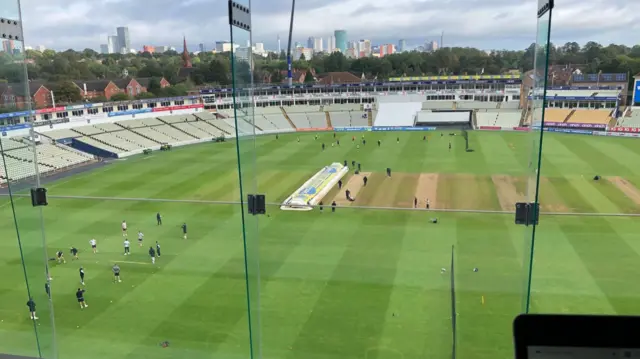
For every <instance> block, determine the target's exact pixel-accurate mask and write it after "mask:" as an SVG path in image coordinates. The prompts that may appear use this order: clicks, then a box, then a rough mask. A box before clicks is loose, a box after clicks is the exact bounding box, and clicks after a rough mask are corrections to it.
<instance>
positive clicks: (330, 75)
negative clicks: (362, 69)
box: [318, 71, 362, 85]
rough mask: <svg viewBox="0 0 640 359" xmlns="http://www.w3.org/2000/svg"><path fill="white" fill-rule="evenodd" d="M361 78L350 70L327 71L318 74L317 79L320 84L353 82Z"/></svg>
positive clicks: (359, 80)
mask: <svg viewBox="0 0 640 359" xmlns="http://www.w3.org/2000/svg"><path fill="white" fill-rule="evenodd" d="M361 81H362V79H361V78H360V77H358V76H356V75H354V74H352V73H350V72H345V71H342V72H327V73H326V74H322V75H321V76H320V80H319V81H318V83H319V84H321V85H332V84H346V83H355V82H361Z"/></svg>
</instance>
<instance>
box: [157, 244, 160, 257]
mask: <svg viewBox="0 0 640 359" xmlns="http://www.w3.org/2000/svg"><path fill="white" fill-rule="evenodd" d="M156 252H157V253H158V258H160V243H158V241H156Z"/></svg>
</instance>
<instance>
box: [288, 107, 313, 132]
mask: <svg viewBox="0 0 640 359" xmlns="http://www.w3.org/2000/svg"><path fill="white" fill-rule="evenodd" d="M287 115H289V118H290V119H291V121H292V122H293V124H294V125H296V127H297V128H309V127H313V126H311V122H309V118H308V117H307V115H306V114H305V113H304V112H301V113H296V112H293V113H291V112H289V111H287Z"/></svg>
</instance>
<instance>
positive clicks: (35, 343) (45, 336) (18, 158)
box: [0, 0, 57, 358]
mask: <svg viewBox="0 0 640 359" xmlns="http://www.w3.org/2000/svg"><path fill="white" fill-rule="evenodd" d="M2 8H3V14H2V16H3V35H4V37H3V39H1V40H0V42H2V50H3V52H2V53H0V68H1V69H2V70H3V74H8V75H5V76H7V81H6V82H2V83H0V92H1V93H2V95H3V98H2V101H0V103H2V105H1V106H0V109H1V110H2V111H1V112H2V113H14V115H12V116H8V115H5V116H3V118H1V119H0V127H4V126H6V125H16V128H17V129H18V130H17V131H15V132H14V134H12V135H11V136H9V135H8V134H7V133H6V132H7V131H6V130H5V128H3V129H2V130H1V131H0V160H1V161H0V212H2V217H3V218H4V219H5V220H4V221H3V222H2V225H0V230H1V231H2V238H4V241H3V245H0V247H2V248H4V249H5V250H3V251H2V253H3V255H0V256H1V257H0V262H1V263H2V265H1V266H0V268H2V269H0V273H1V275H2V277H3V280H2V284H1V285H0V303H1V306H2V308H3V310H4V311H3V312H2V318H1V319H2V321H0V338H2V340H0V353H12V354H22V355H29V356H35V357H47V358H54V357H55V356H56V354H57V349H56V340H55V326H54V317H53V307H52V306H51V302H50V297H49V295H48V293H47V290H48V289H47V290H45V286H48V285H49V283H48V271H49V269H48V264H47V262H48V258H49V255H50V254H47V250H46V242H45V236H44V227H43V221H42V219H43V218H42V214H43V212H42V207H33V206H32V205H31V203H30V200H29V198H28V192H29V188H31V187H39V186H40V172H42V171H43V170H44V171H46V170H48V169H51V167H50V166H49V165H47V164H45V163H43V162H42V161H40V159H39V156H38V146H39V144H40V143H39V142H38V139H37V138H36V136H35V135H34V132H33V127H32V125H31V122H32V119H33V117H32V116H31V114H32V109H33V107H34V105H33V103H32V101H31V99H32V98H33V96H34V94H35V92H36V91H37V87H36V86H35V85H32V84H31V83H29V81H28V79H27V73H26V61H25V60H26V54H25V46H24V42H23V41H22V24H21V19H20V9H19V3H18V2H17V1H11V0H9V1H4V2H3V4H2ZM16 36H17V38H16ZM16 132H17V133H19V135H15V133H16ZM16 244H17V245H16ZM3 246H4V247H3ZM50 289H51V291H53V290H54V289H53V288H50ZM32 310H34V311H33V312H32Z"/></svg>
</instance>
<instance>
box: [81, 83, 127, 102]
mask: <svg viewBox="0 0 640 359" xmlns="http://www.w3.org/2000/svg"><path fill="white" fill-rule="evenodd" d="M73 83H74V84H75V85H76V86H78V88H79V89H80V94H81V95H82V97H84V98H85V99H92V98H95V97H98V96H104V97H106V98H107V100H108V99H110V98H111V96H113V95H115V94H117V93H121V92H123V91H122V90H121V89H120V88H119V87H118V85H116V84H115V83H114V82H113V81H111V80H90V81H73Z"/></svg>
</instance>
